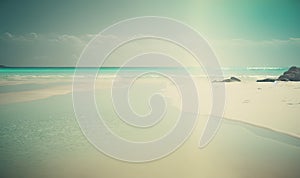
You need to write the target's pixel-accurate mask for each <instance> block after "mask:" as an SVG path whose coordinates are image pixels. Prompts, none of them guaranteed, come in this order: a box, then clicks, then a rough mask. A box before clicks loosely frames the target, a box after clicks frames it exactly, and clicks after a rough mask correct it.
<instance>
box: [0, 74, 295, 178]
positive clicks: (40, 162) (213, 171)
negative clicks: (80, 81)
mask: <svg viewBox="0 0 300 178" xmlns="http://www.w3.org/2000/svg"><path fill="white" fill-rule="evenodd" d="M71 81H72V80H70V79H68V80H65V81H60V82H56V83H55V82H53V81H50V82H49V83H48V84H49V85H48V84H45V81H43V82H40V83H39V82H37V81H35V80H34V79H32V81H31V83H35V84H36V85H32V86H31V87H28V85H24V84H26V83H28V82H29V81H28V80H27V81H26V82H25V83H22V82H21V83H18V84H11V85H10V84H9V82H8V81H6V83H5V84H1V86H2V89H3V90H2V91H1V94H0V96H1V102H0V112H1V113H2V116H3V119H2V120H1V125H2V127H1V137H2V138H1V140H2V142H3V143H2V145H3V146H2V148H1V157H2V162H1V163H3V166H2V170H1V171H2V172H4V173H5V175H7V176H10V177H18V176H20V175H25V177H82V176H85V177H99V176H100V177H118V176H119V175H123V177H130V178H132V177H178V178H181V177H185V176H187V175H188V177H195V178H196V177H225V178H226V177H228V178H229V177H230V178H232V177H247V176H248V177H253V176H255V177H272V178H274V177H299V175H300V172H299V171H298V165H299V164H300V161H299V160H300V132H299V126H300V121H299V114H300V95H299V92H300V83H297V82H277V83H257V82H255V81H253V80H246V81H242V82H232V83H224V84H225V88H226V105H225V109H224V115H223V116H222V117H223V120H222V123H221V126H220V128H219V130H218V132H217V134H216V135H215V137H214V139H213V140H212V142H211V143H210V144H209V145H208V146H207V147H205V148H203V149H199V147H198V146H199V140H200V136H201V134H202V132H203V128H204V126H205V124H206V122H207V119H208V116H209V114H210V109H211V104H212V101H211V88H210V87H211V85H220V83H210V82H208V79H207V78H196V79H195V81H196V84H197V88H198V92H199V93H198V94H199V98H200V102H201V103H200V106H199V108H200V110H199V120H198V124H197V126H196V128H195V129H194V131H193V133H192V135H191V136H190V138H189V139H188V140H187V141H186V142H185V143H184V144H183V145H182V146H181V147H180V148H179V149H178V150H176V151H175V152H173V153H172V154H170V155H169V156H167V157H164V158H162V159H159V160H156V161H152V162H148V163H143V164H135V163H128V162H122V161H119V160H116V159H113V158H111V157H107V156H106V155H104V154H103V153H101V152H99V151H97V150H96V149H95V148H94V147H93V146H92V145H91V144H90V143H88V141H87V140H86V138H85V137H84V136H83V134H82V132H81V130H80V128H79V126H78V124H77V123H76V117H75V115H74V111H73V105H72V83H71ZM12 82H15V81H12ZM29 83H30V82H29ZM46 83H47V82H46ZM112 83H113V80H112V79H104V80H103V79H101V78H99V79H97V81H96V84H95V94H96V99H97V102H99V103H97V104H98V107H100V109H102V110H104V111H105V113H104V114H105V116H106V117H107V121H108V122H111V123H110V124H109V126H110V127H111V129H112V130H113V131H115V132H116V133H118V134H121V135H122V136H123V137H124V138H127V139H132V140H137V141H140V140H142V139H148V140H151V139H154V138H158V137H160V136H161V134H163V133H165V131H166V129H167V130H168V129H170V128H172V127H171V126H172V125H170V124H174V121H172V119H174V118H176V114H178V113H180V112H181V111H180V95H178V93H177V89H176V87H175V86H174V84H172V82H170V81H168V80H166V79H159V78H142V79H140V80H138V81H137V82H136V83H135V86H134V87H133V88H131V90H132V93H131V94H130V96H131V97H132V100H131V102H132V107H133V109H136V110H137V112H139V113H145V112H147V111H148V109H149V108H148V106H147V102H144V101H147V98H148V97H149V96H150V95H151V93H152V92H153V91H159V92H161V93H162V94H163V95H164V96H165V99H166V101H167V102H169V103H170V104H169V105H168V108H167V109H170V112H169V113H167V114H166V118H165V119H166V120H167V121H166V122H161V123H160V124H159V125H158V126H157V127H154V128H153V130H152V132H151V131H149V132H148V131H146V130H136V129H128V128H126V127H127V126H126V125H124V124H123V125H122V124H121V122H119V121H114V119H116V117H115V114H114V112H113V110H112V108H111V106H110V104H111V101H109V100H111V98H110V95H109V94H110V89H111V87H112ZM3 86H6V87H10V88H5V87H4V88H3ZM9 90H10V91H13V92H9ZM139 91H143V92H142V93H141V92H139ZM144 95H145V96H144ZM150 130H151V129H150ZM153 131H154V132H153ZM137 133H138V134H137ZM62 155H64V156H62ZM15 169H18V170H19V171H18V172H15V171H13V170H15ZM116 170H117V171H116ZM249 171H251V172H253V173H252V174H251V176H249Z"/></svg>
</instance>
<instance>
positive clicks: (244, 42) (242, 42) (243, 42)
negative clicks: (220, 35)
mask: <svg viewBox="0 0 300 178" xmlns="http://www.w3.org/2000/svg"><path fill="white" fill-rule="evenodd" d="M211 43H212V44H213V45H217V46H241V47H243V46H244V47H247V46H258V47H259V46H265V47H267V46H283V45H300V38H288V39H271V40H249V39H227V40H212V41H211Z"/></svg>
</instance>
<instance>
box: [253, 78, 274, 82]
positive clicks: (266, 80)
mask: <svg viewBox="0 0 300 178" xmlns="http://www.w3.org/2000/svg"><path fill="white" fill-rule="evenodd" d="M275 81H276V79H272V78H266V79H262V80H256V82H275Z"/></svg>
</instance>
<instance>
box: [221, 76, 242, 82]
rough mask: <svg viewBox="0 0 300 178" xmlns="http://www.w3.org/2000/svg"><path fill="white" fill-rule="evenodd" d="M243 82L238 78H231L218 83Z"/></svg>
mask: <svg viewBox="0 0 300 178" xmlns="http://www.w3.org/2000/svg"><path fill="white" fill-rule="evenodd" d="M240 81H241V80H240V79H238V78H236V77H230V78H229V79H225V80H222V81H217V82H240Z"/></svg>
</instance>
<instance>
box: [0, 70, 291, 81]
mask: <svg viewBox="0 0 300 178" xmlns="http://www.w3.org/2000/svg"><path fill="white" fill-rule="evenodd" d="M76 70H78V71H87V72H88V71H95V70H99V75H113V74H116V73H117V72H118V71H119V70H123V71H127V72H131V73H132V72H136V71H148V72H162V73H163V72H170V71H171V72H172V71H173V72H177V73H178V72H180V71H181V70H183V69H181V68H171V67H170V68H167V67H162V68H150V67H147V68H145V67H130V68H118V67H104V68H100V69H98V68H73V67H59V68H55V67H48V68H47V67H43V68H39V67H32V68H30V67H29V68H0V77H1V79H2V80H3V79H5V78H7V77H9V76H36V77H38V76H48V77H51V76H60V77H67V76H73V74H74V72H75V71H76ZM214 70H216V73H219V71H218V70H217V69H214ZM287 70H288V67H231V68H230V67H226V68H222V69H221V72H222V73H223V77H230V76H236V77H253V78H263V77H273V78H277V77H278V76H279V75H281V74H283V72H285V71H287ZM187 71H188V72H190V73H191V74H192V75H195V76H206V74H205V73H204V72H203V71H204V70H202V68H195V67H190V68H187ZM218 77H219V76H218Z"/></svg>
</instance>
